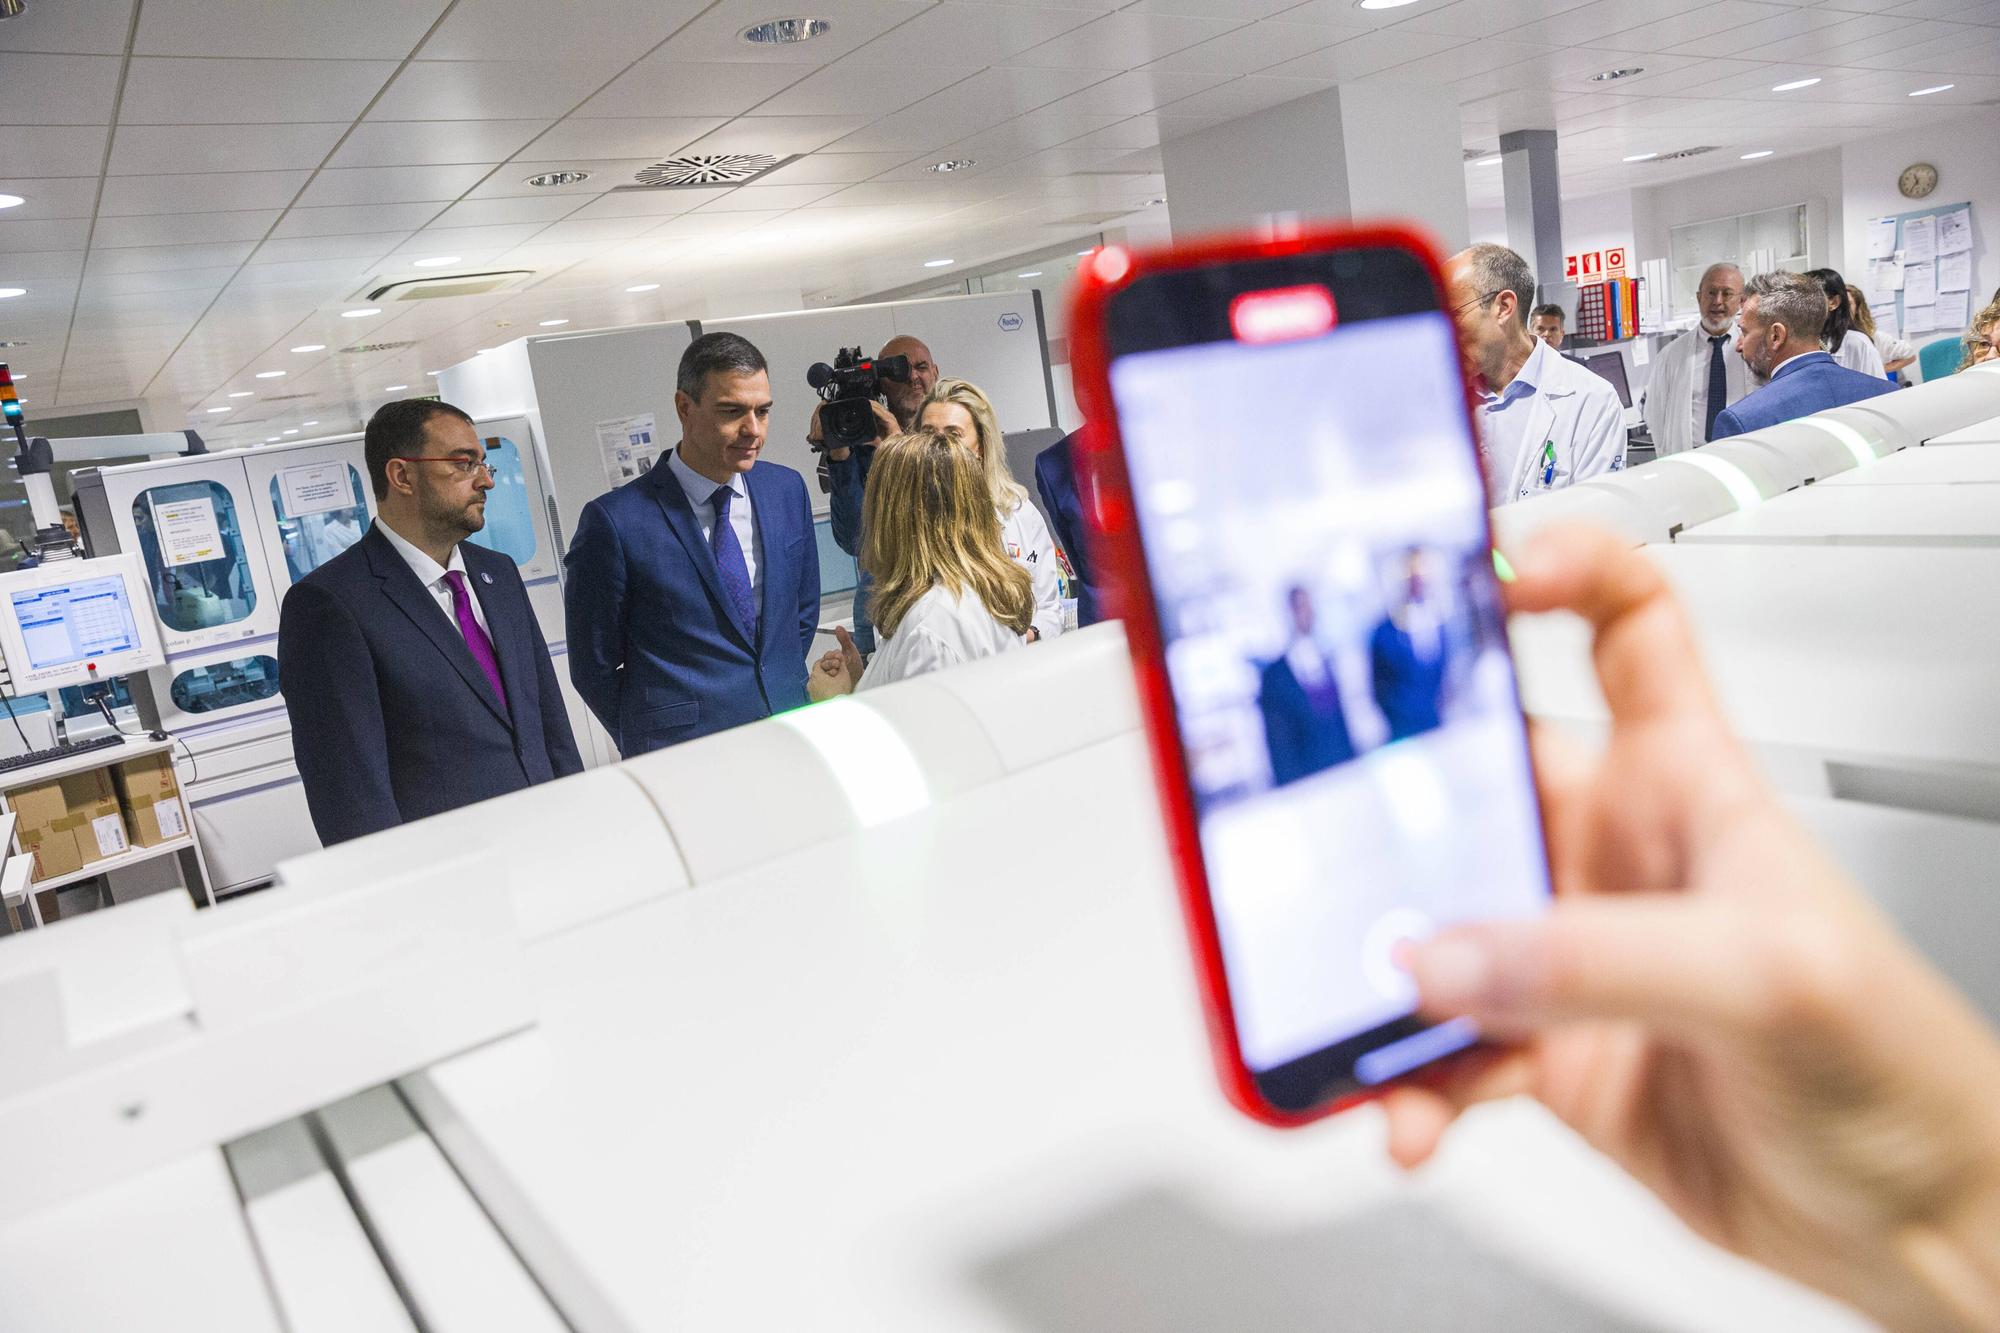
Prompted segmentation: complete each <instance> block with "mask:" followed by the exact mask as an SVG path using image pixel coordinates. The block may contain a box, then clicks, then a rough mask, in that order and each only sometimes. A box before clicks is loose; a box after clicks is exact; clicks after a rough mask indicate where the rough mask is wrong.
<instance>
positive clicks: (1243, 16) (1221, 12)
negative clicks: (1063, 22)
mask: <svg viewBox="0 0 2000 1333" xmlns="http://www.w3.org/2000/svg"><path fill="white" fill-rule="evenodd" d="M1298 3H1299V0H1138V3H1137V4H1127V5H1110V4H1107V5H1100V6H1098V8H1100V9H1112V8H1122V9H1124V10H1125V11H1127V12H1128V13H1132V14H1187V15H1191V16H1193V17H1195V18H1211V19H1238V20H1240V21H1242V22H1245V23H1247V22H1250V21H1252V20H1254V19H1267V18H1270V17H1272V16H1273V15H1275V14H1277V13H1278V12H1279V11H1281V10H1286V9H1291V8H1294V7H1295V6H1297V4H1298Z"/></svg>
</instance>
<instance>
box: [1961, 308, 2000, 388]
mask: <svg viewBox="0 0 2000 1333" xmlns="http://www.w3.org/2000/svg"><path fill="white" fill-rule="evenodd" d="M1995 357H2000V292H1995V293H1993V299H1992V300H1991V301H1989V302H1987V304H1986V308H1985V309H1984V310H1982V311H1980V312H1979V313H1978V314H1976V315H1974V316H1973V317H1972V325H1971V327H1970V328H1968V329H1966V331H1965V357H1964V359H1962V360H1961V361H1960V362H1959V363H1958V368H1959V369H1960V370H1970V369H1971V368H1972V367H1974V366H1976V365H1978V364H1980V363H1981V362H1983V361H1991V360H1992V359H1993V358H1995Z"/></svg>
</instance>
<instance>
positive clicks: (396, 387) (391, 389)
mask: <svg viewBox="0 0 2000 1333" xmlns="http://www.w3.org/2000/svg"><path fill="white" fill-rule="evenodd" d="M409 387H410V386H409V385H407V384H391V385H388V386H387V387H385V388H384V389H383V390H382V392H383V393H401V392H402V391H403V390H405V389H407V388H409Z"/></svg>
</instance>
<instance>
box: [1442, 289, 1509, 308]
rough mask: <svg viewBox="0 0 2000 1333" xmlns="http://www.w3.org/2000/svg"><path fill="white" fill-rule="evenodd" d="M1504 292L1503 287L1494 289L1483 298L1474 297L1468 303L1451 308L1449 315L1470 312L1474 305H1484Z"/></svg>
mask: <svg viewBox="0 0 2000 1333" xmlns="http://www.w3.org/2000/svg"><path fill="white" fill-rule="evenodd" d="M1506 290H1507V289H1506V288H1505V287H1498V288H1495V289H1494V290H1493V291H1490V292H1488V293H1486V295H1484V296H1475V297H1473V298H1472V299H1471V300H1470V301H1464V302H1461V303H1460V304H1458V305H1455V306H1453V307H1452V308H1451V313H1452V314H1454V315H1456V314H1459V313H1460V312H1461V311H1466V310H1470V309H1472V307H1474V306H1476V305H1485V304H1486V303H1487V302H1488V301H1490V300H1492V299H1493V298H1494V297H1496V296H1498V295H1499V294H1500V293H1501V292H1504V291H1506Z"/></svg>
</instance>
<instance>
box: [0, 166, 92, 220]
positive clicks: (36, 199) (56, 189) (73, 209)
mask: <svg viewBox="0 0 2000 1333" xmlns="http://www.w3.org/2000/svg"><path fill="white" fill-rule="evenodd" d="M0 189H5V190H6V192H7V193H8V194H11V195H17V196H19V197H20V199H21V200H22V202H21V203H19V204H16V205H15V206H14V207H12V208H10V209H8V210H7V211H6V212H5V213H0V218H5V219H6V220H7V221H9V222H39V221H41V220H42V219H44V218H87V217H89V216H90V215H91V213H92V212H93V211H95V208H96V204H97V181H96V180H95V179H93V178H92V177H89V176H52V177H49V176H45V177H41V178H39V179H24V178H20V177H11V176H10V177H4V178H0Z"/></svg>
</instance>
